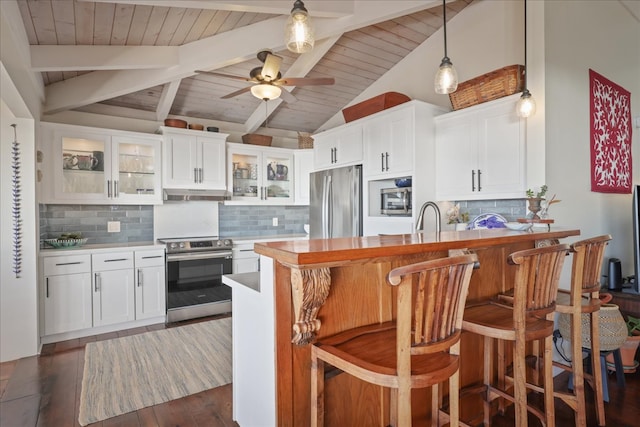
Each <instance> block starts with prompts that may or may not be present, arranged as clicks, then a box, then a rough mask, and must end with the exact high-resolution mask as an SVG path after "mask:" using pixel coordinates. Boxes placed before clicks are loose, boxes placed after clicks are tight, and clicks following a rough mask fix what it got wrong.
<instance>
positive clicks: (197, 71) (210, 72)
mask: <svg viewBox="0 0 640 427" xmlns="http://www.w3.org/2000/svg"><path fill="white" fill-rule="evenodd" d="M196 73H198V74H209V75H212V76H217V77H224V78H225V79H233V80H242V81H245V82H250V81H251V79H248V78H246V77H240V76H234V75H231V74H223V73H217V72H215V71H202V70H196Z"/></svg>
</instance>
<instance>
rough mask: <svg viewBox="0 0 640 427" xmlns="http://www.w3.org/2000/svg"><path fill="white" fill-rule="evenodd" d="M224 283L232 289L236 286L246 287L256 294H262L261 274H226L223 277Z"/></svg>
mask: <svg viewBox="0 0 640 427" xmlns="http://www.w3.org/2000/svg"><path fill="white" fill-rule="evenodd" d="M222 283H224V284H225V285H227V286H229V287H231V288H233V287H234V286H245V287H247V288H249V289H253V290H254V291H256V292H260V272H259V271H256V272H252V273H238V274H224V275H223V276H222Z"/></svg>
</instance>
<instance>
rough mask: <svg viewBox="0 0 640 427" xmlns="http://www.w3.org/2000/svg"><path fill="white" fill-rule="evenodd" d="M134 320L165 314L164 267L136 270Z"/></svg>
mask: <svg viewBox="0 0 640 427" xmlns="http://www.w3.org/2000/svg"><path fill="white" fill-rule="evenodd" d="M135 279H136V320H140V319H148V318H150V317H157V316H164V315H165V314H166V310H165V307H166V302H165V301H166V297H165V295H166V293H165V270H164V265H162V266H155V267H143V268H137V269H136V278H135Z"/></svg>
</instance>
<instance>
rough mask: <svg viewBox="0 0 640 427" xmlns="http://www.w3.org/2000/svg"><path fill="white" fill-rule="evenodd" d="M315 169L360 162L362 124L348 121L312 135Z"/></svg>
mask: <svg viewBox="0 0 640 427" xmlns="http://www.w3.org/2000/svg"><path fill="white" fill-rule="evenodd" d="M313 141H314V142H313V158H314V168H315V170H322V169H331V168H336V167H340V166H346V165H355V164H359V163H362V125H361V124H360V123H355V122H354V123H348V124H346V125H343V126H340V127H338V128H335V129H331V130H327V131H324V132H321V133H318V134H316V135H313Z"/></svg>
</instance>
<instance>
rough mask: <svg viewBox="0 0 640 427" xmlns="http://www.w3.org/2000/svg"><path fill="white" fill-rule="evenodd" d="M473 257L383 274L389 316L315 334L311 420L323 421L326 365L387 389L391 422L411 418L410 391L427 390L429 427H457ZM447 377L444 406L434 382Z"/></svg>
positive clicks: (406, 421) (400, 425) (406, 422)
mask: <svg viewBox="0 0 640 427" xmlns="http://www.w3.org/2000/svg"><path fill="white" fill-rule="evenodd" d="M476 262H477V256H476V255H460V256H453V257H448V258H440V259H435V260H430V261H424V262H419V263H416V264H411V265H406V266H402V267H398V268H395V269H393V270H391V271H390V272H389V273H388V274H387V277H386V280H387V282H388V284H389V285H391V286H395V287H397V303H396V304H397V318H396V320H395V321H389V322H384V323H378V324H373V325H368V326H362V327H358V328H355V329H350V330H346V331H343V332H340V333H338V334H336V335H333V336H331V337H327V338H322V339H321V340H320V341H319V342H317V343H315V344H314V345H313V346H312V348H311V371H312V372H311V425H312V426H322V425H324V377H325V364H329V365H332V366H334V367H335V368H338V369H339V370H341V371H343V372H345V373H347V374H349V375H352V376H354V377H357V378H359V379H360V380H362V381H365V382H368V383H372V384H376V385H379V386H382V387H389V388H390V389H391V393H390V402H389V418H390V420H389V421H390V423H389V424H390V425H391V426H394V427H396V426H398V427H406V426H410V425H411V422H412V408H411V390H412V389H414V388H425V387H431V425H434V426H437V425H440V423H444V422H450V425H451V426H453V427H455V426H458V425H459V402H458V399H459V398H458V393H459V373H458V372H459V366H460V335H461V326H462V313H463V311H464V307H465V302H466V298H467V293H468V288H469V281H470V279H471V273H472V269H473V267H474V264H475V263H476ZM447 379H448V380H449V408H448V409H449V411H448V413H447V412H446V411H445V410H443V409H442V408H441V401H442V397H441V393H440V390H439V388H438V384H440V383H442V382H444V381H446V380H447Z"/></svg>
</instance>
